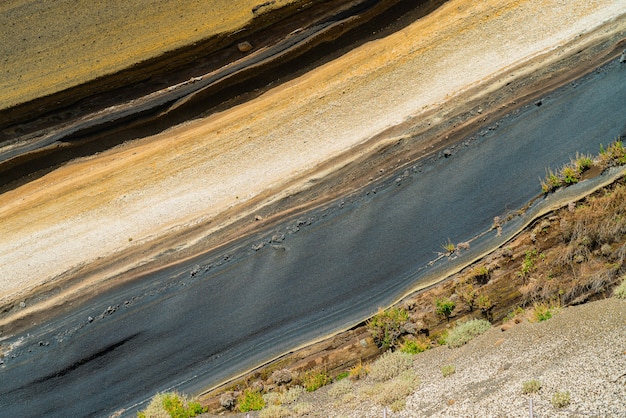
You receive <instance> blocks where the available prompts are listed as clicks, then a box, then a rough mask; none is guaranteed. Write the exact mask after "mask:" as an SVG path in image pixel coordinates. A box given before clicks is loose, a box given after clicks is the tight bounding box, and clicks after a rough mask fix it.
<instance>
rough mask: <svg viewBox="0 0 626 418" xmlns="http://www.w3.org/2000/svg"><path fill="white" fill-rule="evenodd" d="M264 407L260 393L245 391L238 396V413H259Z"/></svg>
mask: <svg viewBox="0 0 626 418" xmlns="http://www.w3.org/2000/svg"><path fill="white" fill-rule="evenodd" d="M264 406H265V400H264V399H263V395H262V394H261V392H260V391H258V390H254V389H246V390H244V391H243V393H242V394H241V395H239V411H241V412H250V411H259V410H261V409H263V407H264Z"/></svg>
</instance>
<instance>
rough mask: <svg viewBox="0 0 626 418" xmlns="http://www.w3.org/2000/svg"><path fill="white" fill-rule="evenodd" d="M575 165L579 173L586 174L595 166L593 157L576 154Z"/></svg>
mask: <svg viewBox="0 0 626 418" xmlns="http://www.w3.org/2000/svg"><path fill="white" fill-rule="evenodd" d="M574 165H575V166H576V168H577V169H578V171H579V172H581V173H582V172H584V171H586V170H589V169H590V168H591V167H592V166H593V157H592V156H591V155H588V154H578V153H576V159H575V160H574Z"/></svg>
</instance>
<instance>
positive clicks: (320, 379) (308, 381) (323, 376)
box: [302, 370, 331, 392]
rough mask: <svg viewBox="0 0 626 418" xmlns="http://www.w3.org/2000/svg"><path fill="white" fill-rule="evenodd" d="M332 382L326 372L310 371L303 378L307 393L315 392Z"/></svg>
mask: <svg viewBox="0 0 626 418" xmlns="http://www.w3.org/2000/svg"><path fill="white" fill-rule="evenodd" d="M330 382H331V378H330V376H329V375H328V373H326V371H324V370H309V371H307V372H305V373H304V376H303V377H302V385H303V386H304V389H306V391H307V392H314V391H316V390H318V389H319V388H321V387H322V386H326V385H327V384H329V383H330Z"/></svg>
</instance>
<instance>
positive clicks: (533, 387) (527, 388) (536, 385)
mask: <svg viewBox="0 0 626 418" xmlns="http://www.w3.org/2000/svg"><path fill="white" fill-rule="evenodd" d="M539 389H541V382H540V381H539V380H537V379H532V380H528V381H526V382H524V383H522V393H523V394H524V395H528V394H531V393H537V392H539Z"/></svg>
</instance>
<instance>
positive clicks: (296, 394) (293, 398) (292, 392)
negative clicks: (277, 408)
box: [280, 385, 305, 404]
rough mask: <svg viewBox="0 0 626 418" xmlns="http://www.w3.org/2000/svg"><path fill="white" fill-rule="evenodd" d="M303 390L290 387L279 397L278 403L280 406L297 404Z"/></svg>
mask: <svg viewBox="0 0 626 418" xmlns="http://www.w3.org/2000/svg"><path fill="white" fill-rule="evenodd" d="M304 392H305V389H304V388H303V387H302V386H299V385H296V386H292V387H290V388H289V390H287V391H286V392H283V394H282V395H281V397H280V403H282V404H291V403H295V402H297V401H298V400H299V399H300V398H301V397H302V395H303V394H304Z"/></svg>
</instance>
